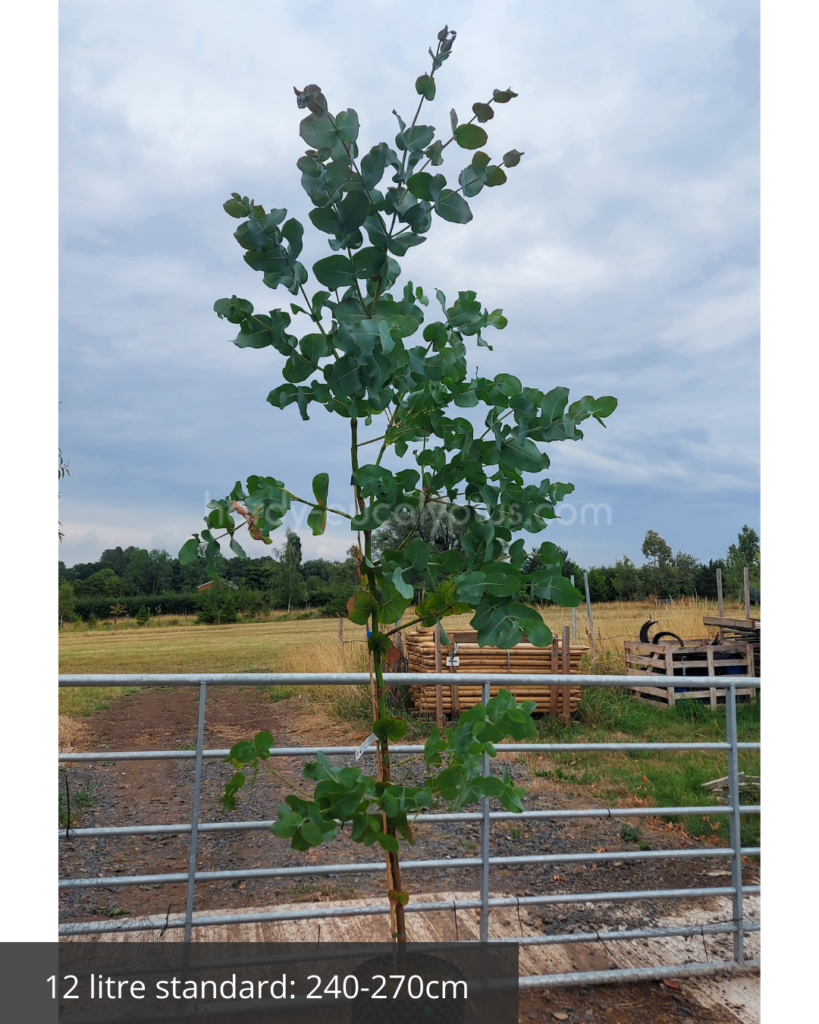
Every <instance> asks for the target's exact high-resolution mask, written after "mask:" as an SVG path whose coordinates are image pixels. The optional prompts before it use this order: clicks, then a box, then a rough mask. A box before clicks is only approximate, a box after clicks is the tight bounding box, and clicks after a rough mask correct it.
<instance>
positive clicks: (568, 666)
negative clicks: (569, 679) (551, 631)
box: [562, 626, 572, 725]
mask: <svg viewBox="0 0 819 1024" xmlns="http://www.w3.org/2000/svg"><path fill="white" fill-rule="evenodd" d="M562 647H563V666H562V668H563V675H564V676H567V675H569V674H570V673H571V671H572V648H571V641H570V640H569V627H568V626H564V627H563V643H562ZM571 718H572V688H571V686H569V685H568V684H567V683H564V684H563V721H564V722H565V723H566V725H568V724H569V722H570V721H571Z"/></svg>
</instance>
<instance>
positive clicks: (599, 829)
mask: <svg viewBox="0 0 819 1024" xmlns="http://www.w3.org/2000/svg"><path fill="white" fill-rule="evenodd" d="M196 708H197V694H196V691H195V690H194V689H177V690H173V691H169V690H161V689H153V690H142V691H141V692H139V693H137V694H132V695H130V696H128V697H123V698H121V699H119V700H118V701H116V702H114V703H113V704H112V706H111V708H110V709H109V710H107V711H100V712H98V713H96V714H95V715H94V716H92V717H91V718H90V719H87V720H86V721H87V727H86V729H85V731H84V736H83V747H84V748H85V749H110V750H113V751H116V750H125V749H150V748H161V749H184V748H186V747H187V748H190V747H191V746H192V745H193V743H194V740H195V730H196ZM262 728H268V729H269V730H270V731H271V732H272V733H273V734H274V736H275V738H276V742H277V744H278V745H280V746H309V745H317V744H319V743H332V744H337V745H342V744H344V745H347V744H355V743H358V742H360V740H361V739H362V738H363V737H362V736H361V734H360V733H358V732H355V731H353V730H351V729H349V728H346V727H345V726H344V725H341V724H339V723H337V722H334V721H329V720H327V719H326V718H323V716H322V715H321V714H318V713H316V712H315V711H314V710H308V709H306V708H305V707H304V705H303V704H301V703H300V702H298V701H297V700H295V699H290V700H285V701H279V702H276V703H271V702H270V701H268V700H267V699H266V698H265V696H264V695H263V694H262V693H261V692H260V691H259V690H256V689H254V688H250V687H249V688H247V689H236V688H224V689H214V690H212V691H211V692H210V693H209V694H208V706H207V719H206V738H205V744H206V746H207V747H229V746H230V745H231V744H232V743H234V742H235V741H236V740H237V739H240V738H244V737H247V736H250V735H252V734H253V732H254V731H257V730H259V729H262ZM334 760H336V762H337V763H339V764H341V763H349V762H350V760H351V759H350V758H337V759H334ZM269 765H270V763H269V762H268V763H267V764H265V765H263V766H262V770H261V772H260V774H259V778H258V781H257V783H256V785H255V786H247V787H245V789H244V790H243V792H242V798H241V801H240V802H239V804H238V806H237V808H236V810H235V811H234V812H232V813H231V814H230V815H229V816H227V817H228V818H232V819H234V820H251V819H262V820H264V819H270V818H272V817H274V816H275V809H276V807H277V806H278V804H279V802H280V801H281V799H282V798H283V796H284V795H285V794H286V792H287V791H288V789H287V785H286V783H285V781H284V780H283V779H282V778H281V777H277V775H275V774H274V773H273V770H272V769H271V768H270V767H269ZM301 765H302V759H301V758H275V759H273V767H274V769H275V771H276V772H278V773H280V776H284V778H285V779H287V780H289V781H291V782H292V783H293V784H295V785H299V782H300V775H301ZM507 766H508V767H509V770H510V772H511V773H512V775H513V776H514V777H515V779H516V780H519V781H520V782H521V783H522V784H524V785H525V786H526V788H527V792H528V795H527V800H526V804H527V807H528V808H530V809H538V808H565V809H569V808H573V807H582V806H586V807H589V806H595V805H596V804H597V805H599V806H603V804H602V803H600V802H599V801H595V800H594V799H593V798H591V797H589V796H588V795H587V794H585V793H584V794H579V793H577V792H575V791H574V790H572V788H571V786H570V785H569V786H567V785H566V784H565V783H562V784H561V783H560V782H552V781H547V780H545V779H542V778H538V777H535V776H534V775H533V774H532V773H531V770H530V767H529V766H528V765H527V764H525V763H520V762H517V761H515V760H510V761H508V762H507ZM422 770H423V766H422V765H419V764H418V762H411V763H410V764H408V765H406V766H404V768H402V769H399V770H398V773H397V774H396V778H398V777H399V775H400V774H403V775H404V776H406V778H407V780H409V779H415V780H416V781H417V780H418V779H419V778H421V773H422ZM231 771H232V769H231V768H230V766H228V765H225V764H222V763H221V762H220V761H218V760H206V761H205V762H204V768H203V784H202V797H201V816H200V820H202V821H224V820H226V816H224V815H222V814H221V810H220V807H219V805H218V803H217V798H218V796H219V794H220V792H221V790H222V787H223V785H224V782H225V781H226V779H227V778H229V776H230V773H231ZM193 772H194V766H193V762H192V760H189V761H155V762H151V761H145V762H139V761H137V762H135V761H119V762H112V763H108V764H94V765H84V764H69V765H67V767H66V769H65V771H64V773H61V775H63V777H62V778H61V780H60V785H61V788H62V787H64V785H65V778H67V780H68V784H69V789H70V791H71V792H74V793H77V792H78V791H80V790H81V789H83V788H85V787H88V788H90V791H91V794H92V796H93V803H92V804H91V805H90V806H88V807H85V808H82V809H81V810H80V812H79V818H78V819H77V825H78V827H91V826H104V825H107V826H110V825H127V824H132V823H135V822H136V823H154V824H160V823H163V824H165V823H167V824H171V823H183V822H187V821H189V820H190V799H191V794H192V787H193ZM75 804H76V801H75ZM620 824H621V822H620V820H617V819H578V820H574V821H568V820H563V821H520V822H516V821H511V822H508V823H506V822H498V823H495V824H494V825H493V828H492V835H491V844H490V852H491V854H492V855H493V856H504V855H512V854H520V855H526V854H542V853H555V854H563V853H579V852H588V851H595V850H596V851H604V850H605V851H616V850H625V849H628V850H632V851H633V850H635V849H636V847H635V845H634V844H632V843H625V842H623V840H621V839H620V837H619V829H620ZM641 826H642V829H643V834H644V838H645V839H647V840H648V841H649V842H650V844H651V847H652V849H655V850H660V849H672V848H688V849H695V848H701V845H700V844H699V843H698V842H697V841H695V840H694V839H692V838H691V837H690V836H689V835H688V834H687V833H685V831H684V830H683V829H682V828H681V827H680V826H672V825H670V824H666V823H663V822H660V821H658V820H656V819H643V820H642V822H641ZM415 834H416V843H415V846H414V848H413V849H412V851H411V852H409V851H407V852H406V853H404V854H403V856H404V857H405V859H413V860H415V859H418V860H420V859H430V858H435V859H445V858H450V859H451V858H459V857H474V856H477V855H478V852H479V842H480V826H479V824H478V823H471V822H470V823H463V822H458V823H441V824H435V825H427V826H416V828H415ZM402 845H403V844H402ZM707 848H708V849H713V847H710V846H709V847H707ZM356 860H358V861H371V862H380V857H379V855H378V852H377V851H374V850H366V849H363V848H362V847H359V846H357V845H355V844H353V843H351V842H350V841H349V840H348V839H346V838H344V837H343V836H342V837H340V838H339V839H338V840H336V842H335V843H333V844H332V845H331V846H324V847H320V848H318V849H317V850H311V851H308V852H307V853H298V852H296V851H294V850H291V849H290V847H289V846H288V844H287V843H286V842H283V841H280V840H277V839H275V838H274V837H273V836H271V835H270V833H269V832H268V831H267V830H260V831H254V832H243V833H238V832H227V833H225V832H222V833H201V834H200V837H199V856H198V868H199V870H201V871H209V870H235V871H240V872H241V871H243V870H249V869H252V868H263V867H279V866H309V865H311V864H326V863H331V862H332V863H351V862H353V861H356ZM187 862H188V837H187V835H185V834H180V835H163V836H152V837H147V836H145V837H130V836H129V837H121V838H99V839H85V838H82V837H80V838H76V839H71V838H69V839H63V840H62V841H61V844H60V875H61V877H100V876H105V875H118V874H128V875H131V874H140V875H143V874H155V873H156V874H165V873H173V872H183V871H186V870H187ZM746 868H747V877H746V883H749V884H753V883H755V882H756V880H757V867H756V865H754V864H747V865H746ZM727 872H728V864H727V862H726V861H723V860H721V859H720V858H714V857H710V858H705V857H702V858H699V857H696V858H692V859H690V860H688V859H687V860H678V861H671V860H668V861H664V860H657V861H636V862H635V861H613V862H607V863H601V864H594V865H579V864H550V865H542V864H536V865H515V866H510V867H508V868H507V867H493V868H492V872H491V880H490V884H491V888H492V893H493V895H501V894H509V895H518V896H524V895H535V894H540V893H552V892H554V893H560V892H566V893H568V892H612V891H616V890H633V889H670V888H688V887H704V886H720V885H725V884H728V879H729V877H730V876H729V875H728V874H727ZM404 885H405V887H406V888H408V889H409V891H410V893H411V898H414V897H417V896H420V895H422V894H423V893H425V892H440V891H442V890H446V889H449V890H460V891H464V890H475V889H478V887H479V873H478V870H477V869H476V868H464V867H459V868H453V869H443V868H440V869H425V870H407V871H406V872H405V875H404ZM382 891H383V874H382V873H381V872H377V873H375V872H374V873H372V874H342V873H333V874H331V875H329V876H316V875H313V876H310V875H304V876H300V877H296V878H286V879H285V878H256V879H243V878H237V879H235V880H222V881H213V882H203V883H198V884H197V888H196V910H197V911H203V910H221V909H239V908H247V909H249V908H251V907H252V906H253V905H254V904H255V905H257V906H262V905H265V906H266V905H270V904H274V903H275V904H278V903H289V902H298V901H299V900H302V901H304V900H310V901H315V900H316V899H324V898H326V899H334V898H348V899H350V898H361V897H365V896H380V895H381V894H382ZM184 901H185V885H184V884H183V883H176V884H170V885H159V884H156V883H149V884H146V885H140V886H127V887H114V886H111V887H105V888H100V889H73V890H62V891H61V894H60V915H61V919H62V920H64V921H79V920H94V919H101V918H106V917H117V916H127V915H148V914H160V913H161V914H164V913H165V912H166V911H167V910H168V909H169V908H170V912H171V913H179V912H180V911H181V910H182V909H183V908H184ZM686 902H687V903H688V904H689V905H691V904H692V903H693V901H686ZM679 906H681V903H680V901H677V900H655V901H650V902H649V901H641V902H639V903H634V902H629V903H623V904H620V905H618V904H612V903H608V904H606V905H604V906H601V907H596V906H594V905H590V906H588V905H580V906H571V905H569V906H556V907H548V908H543V909H541V908H533V920H534V921H535V922H536V924H537V923H538V922H539V930H541V931H543V932H547V933H548V932H556V931H578V930H580V931H592V930H597V929H603V928H606V929H617V928H618V927H619V928H625V927H631V926H638V925H641V924H647V923H650V922H651V921H652V920H654V919H655V917H656V916H658V915H662V914H668V913H671V912H673V911H674V909H675V908H676V907H679Z"/></svg>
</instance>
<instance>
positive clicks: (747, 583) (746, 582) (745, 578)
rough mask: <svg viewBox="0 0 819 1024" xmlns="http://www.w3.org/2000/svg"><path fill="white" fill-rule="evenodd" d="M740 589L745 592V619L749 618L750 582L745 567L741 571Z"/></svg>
mask: <svg viewBox="0 0 819 1024" xmlns="http://www.w3.org/2000/svg"><path fill="white" fill-rule="evenodd" d="M742 589H743V590H744V591H745V618H746V619H750V617H751V580H750V574H749V573H748V567H747V565H746V566H745V568H744V569H743V570H742Z"/></svg>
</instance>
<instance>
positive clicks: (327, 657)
mask: <svg viewBox="0 0 819 1024" xmlns="http://www.w3.org/2000/svg"><path fill="white" fill-rule="evenodd" d="M592 611H593V614H594V633H595V644H596V650H597V665H596V666H592V664H591V662H590V659H588V658H587V659H586V665H585V666H584V667H585V668H587V670H588V671H595V669H596V671H598V672H603V673H612V672H623V671H624V663H623V641H624V640H628V639H632V640H633V639H637V636H638V633H639V630H640V626H641V625H642V623H644V622H645V621H646V620H647V619H649V618H652V619H656V620H657V623H658V625H657V626H656V627H654V630H656V629H668V630H671V631H673V632H675V633H678V634H679V635H680V636H682V637H685V638H693V637H705V636H708V635H709V630H708V629H707V628H706V627H705V626H703V624H702V617H703V615H715V614H716V605H715V602H707V601H700V600H694V599H685V600H681V601H679V602H678V603H677V606H676V607H662V608H658V607H656V606H655V605H653V604H649V603H647V602H642V603H638V602H628V601H613V602H609V603H607V604H598V605H594V606H593V608H592ZM542 613H543V617H544V619H545V620H546V622H547V624H548V625H549V626H550V628H551V629H552V631H553V632H554V633H555V634H558V635H559V633H560V631H561V629H562V628H563V626H564V625H570V624H571V609H568V608H556V607H549V608H544V609H542ZM726 614H728V615H736V616H739V617H741V616H742V615H743V614H744V612H743V611H742V609H741V607H740V606H739V605H727V606H726ZM755 614H758V612H755ZM405 618H406V620H407V621H409V619H410V616H409V613H408V614H407V616H406V617H405ZM470 618H471V615H458V616H452V617H451V618H449V619H447V620H446V624H447V625H448V626H449V625H451V626H453V627H462V628H463V627H467V626H468V625H469V620H470ZM654 630H652V632H654ZM710 632H711V634H713V632H714V630H711V631H710ZM577 636H578V641H579V642H581V643H588V618H587V615H586V608H585V605H581V606H580V607H579V608H578V609H577ZM365 637H366V631H365V628H364V627H363V626H355V625H353V624H352V623H350V622H347V621H345V623H344V638H345V640H346V641H350V642H348V643H345V644H344V647H343V651H342V649H340V647H339V644H338V641H337V621H336V620H335V619H305V620H301V621H288V622H282V621H278V622H275V621H274V622H250V623H239V624H236V625H225V626H202V625H199V626H194V625H189V626H176V627H173V628H160V629H152V628H150V627H148V628H144V629H139V630H137V629H128V630H109V631H105V632H102V631H97V630H84V631H83V632H64V633H63V634H62V635H61V636H60V671H61V672H63V673H72V674H78V673H117V674H119V673H141V672H145V673H156V672H298V673H302V672H339V671H348V672H352V671H364V670H365V669H366V648H365V644H364V643H363V642H362V641H363V640H364V639H365ZM115 692H116V691H110V690H105V691H97V692H95V693H94V694H93V698H94V700H96V701H99V700H100V699H102V700H105V699H109V698H110V696H113V695H115ZM325 692H326V691H325ZM70 693H72V691H65V690H63V691H62V693H61V702H60V706H61V710H62V711H63V712H64V713H67V714H88V712H89V711H90V710H93V706H86V705H88V700H85V701H84V702H83V705H82V707H80V706H79V705H77V704H76V699H77V698H76V694H77V693H78V691H73V694H74V695H75V696H72V697H69V694H70ZM85 694H86V695H87V696H88V698H89V699H90V698H91V696H92V695H91V694H89V692H88V691H85ZM327 696H328V697H329V696H330V694H329V693H328V694H327Z"/></svg>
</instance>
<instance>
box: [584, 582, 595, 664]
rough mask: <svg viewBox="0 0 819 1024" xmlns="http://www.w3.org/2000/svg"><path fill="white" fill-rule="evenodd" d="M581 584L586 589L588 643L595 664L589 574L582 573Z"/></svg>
mask: <svg viewBox="0 0 819 1024" xmlns="http://www.w3.org/2000/svg"><path fill="white" fill-rule="evenodd" d="M583 583H584V585H585V587H586V611H587V612H588V615H589V643H590V645H591V652H592V661H593V662H594V663H595V665H596V664H597V651H596V650H595V647H594V619H593V618H592V610H591V598H590V597H589V574H588V573H587V572H585V571H584V573H583Z"/></svg>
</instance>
